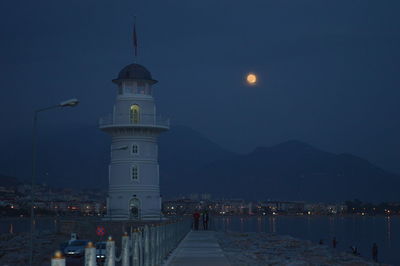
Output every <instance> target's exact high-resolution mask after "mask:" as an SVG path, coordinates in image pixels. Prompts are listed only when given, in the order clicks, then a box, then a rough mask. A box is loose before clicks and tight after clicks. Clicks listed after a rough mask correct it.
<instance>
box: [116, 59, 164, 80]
mask: <svg viewBox="0 0 400 266" xmlns="http://www.w3.org/2000/svg"><path fill="white" fill-rule="evenodd" d="M129 79H135V80H147V81H150V82H152V83H156V82H157V81H156V80H154V79H153V78H152V76H151V73H150V71H149V70H147V68H145V67H144V66H142V65H139V64H135V63H134V64H130V65H127V66H126V67H124V68H123V69H122V70H121V71H120V72H119V74H118V78H117V79H114V80H113V82H116V83H119V82H120V81H123V80H129Z"/></svg>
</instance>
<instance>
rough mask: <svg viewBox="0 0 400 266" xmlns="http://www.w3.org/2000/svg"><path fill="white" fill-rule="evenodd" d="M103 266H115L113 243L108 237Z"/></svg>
mask: <svg viewBox="0 0 400 266" xmlns="http://www.w3.org/2000/svg"><path fill="white" fill-rule="evenodd" d="M104 265H105V266H115V242H114V240H112V237H111V236H110V237H108V240H107V243H106V262H105V264H104Z"/></svg>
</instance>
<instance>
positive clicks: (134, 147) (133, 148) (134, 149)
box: [132, 144, 139, 155]
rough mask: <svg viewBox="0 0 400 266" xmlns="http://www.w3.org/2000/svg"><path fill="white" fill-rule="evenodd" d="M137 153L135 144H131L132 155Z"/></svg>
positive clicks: (137, 148) (137, 149) (137, 147)
mask: <svg viewBox="0 0 400 266" xmlns="http://www.w3.org/2000/svg"><path fill="white" fill-rule="evenodd" d="M138 153H139V146H138V145H137V144H132V154H134V155H136V154H138Z"/></svg>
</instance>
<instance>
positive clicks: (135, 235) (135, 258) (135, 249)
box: [131, 229, 140, 266]
mask: <svg viewBox="0 0 400 266" xmlns="http://www.w3.org/2000/svg"><path fill="white" fill-rule="evenodd" d="M138 241H139V232H138V231H137V229H134V230H133V232H132V234H131V248H132V264H133V266H138V265H140V261H139V243H138Z"/></svg>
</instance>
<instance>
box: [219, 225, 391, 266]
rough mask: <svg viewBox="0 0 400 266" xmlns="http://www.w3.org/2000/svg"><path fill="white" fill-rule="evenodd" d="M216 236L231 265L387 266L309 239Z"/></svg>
mask: <svg viewBox="0 0 400 266" xmlns="http://www.w3.org/2000/svg"><path fill="white" fill-rule="evenodd" d="M216 237H217V239H218V242H219V244H220V245H221V248H222V250H223V251H224V253H225V255H226V257H227V258H228V260H229V262H230V263H231V265H232V266H244V265H255V266H256V265H257V266H258V265H260V266H261V265H262V266H264V265H287V266H289V265H290V266H314V265H318V266H320V265H345V266H372V265H374V266H378V265H379V266H384V265H385V266H387V265H388V264H382V263H374V262H373V261H370V260H367V259H365V258H362V257H360V256H355V255H353V254H350V253H348V252H342V251H338V250H335V249H333V248H330V247H328V246H325V245H317V244H314V243H312V242H310V241H307V240H300V239H296V238H293V237H290V236H281V235H276V234H268V233H237V232H217V233H216Z"/></svg>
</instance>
